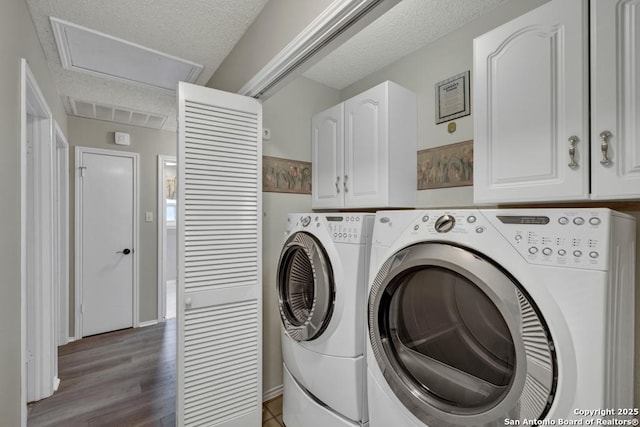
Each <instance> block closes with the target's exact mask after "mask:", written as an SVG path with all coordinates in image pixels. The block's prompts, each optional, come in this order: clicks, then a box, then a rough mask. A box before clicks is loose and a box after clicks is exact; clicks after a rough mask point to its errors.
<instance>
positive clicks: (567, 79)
mask: <svg viewBox="0 0 640 427" xmlns="http://www.w3.org/2000/svg"><path fill="white" fill-rule="evenodd" d="M586 23H587V4H586V3H585V2H583V1H582V0H559V1H552V2H551V3H547V4H545V5H543V6H542V7H539V8H537V9H535V10H533V11H531V12H529V13H527V14H525V15H522V16H520V17H519V18H516V19H515V20H513V21H511V22H508V23H506V24H504V25H502V26H500V27H498V28H496V29H495V30H492V31H491V32H489V33H487V34H484V35H482V36H480V37H478V38H476V39H475V40H474V45H473V47H474V85H473V86H474V105H475V112H474V176H473V179H474V183H473V184H474V201H475V202H476V203H499V202H521V201H541V200H580V199H585V198H587V197H588V194H589V175H588V174H589V163H588V162H589V151H588V143H587V142H586V141H587V139H588V137H589V127H588V123H589V122H588V92H587V87H588V68H587V60H588V56H587V49H588V40H587V39H586V38H585V37H583V35H584V34H585V32H586V27H585V26H586Z"/></svg>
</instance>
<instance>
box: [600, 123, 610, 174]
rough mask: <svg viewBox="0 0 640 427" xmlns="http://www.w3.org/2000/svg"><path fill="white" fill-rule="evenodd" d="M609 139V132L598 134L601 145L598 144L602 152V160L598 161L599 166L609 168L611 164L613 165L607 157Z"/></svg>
mask: <svg viewBox="0 0 640 427" xmlns="http://www.w3.org/2000/svg"><path fill="white" fill-rule="evenodd" d="M609 138H611V132H609V131H608V130H603V131H602V132H600V139H601V140H602V143H601V144H600V150H602V160H600V164H601V165H602V166H611V164H612V163H613V162H612V161H611V159H610V158H609V157H608V154H609Z"/></svg>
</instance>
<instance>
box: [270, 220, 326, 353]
mask: <svg viewBox="0 0 640 427" xmlns="http://www.w3.org/2000/svg"><path fill="white" fill-rule="evenodd" d="M278 266H279V267H278V278H277V283H278V299H279V304H278V306H279V307H280V317H281V319H282V324H283V326H284V329H285V331H286V332H287V334H289V336H290V337H291V338H293V339H295V340H296V341H309V340H312V339H314V338H316V337H318V336H319V335H320V334H322V331H323V330H324V329H325V328H326V326H327V324H328V323H329V320H330V319H331V314H332V311H333V304H334V297H335V286H334V281H333V272H332V270H331V263H330V262H329V260H328V258H327V255H326V254H325V252H324V250H323V249H322V246H321V245H320V244H319V243H318V241H317V240H316V239H315V238H314V237H313V236H311V235H310V234H307V233H305V232H297V233H294V234H293V235H291V237H289V239H287V241H286V243H285V244H284V247H283V249H282V253H281V255H280V261H279V262H278Z"/></svg>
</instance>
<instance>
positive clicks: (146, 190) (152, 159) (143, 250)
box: [68, 116, 177, 335]
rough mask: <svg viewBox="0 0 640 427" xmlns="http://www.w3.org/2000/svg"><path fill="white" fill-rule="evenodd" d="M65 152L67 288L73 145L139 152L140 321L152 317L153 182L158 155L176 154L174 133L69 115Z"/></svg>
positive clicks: (155, 259)
mask: <svg viewBox="0 0 640 427" xmlns="http://www.w3.org/2000/svg"><path fill="white" fill-rule="evenodd" d="M115 132H126V133H129V134H130V135H131V145H130V146H123V145H116V144H115V143H114V142H113V140H114V133H115ZM68 139H69V146H70V147H69V153H70V156H69V157H70V159H69V160H70V168H71V169H70V184H71V188H70V189H69V194H70V197H69V198H70V204H71V206H70V218H69V221H70V224H71V236H70V237H69V244H70V248H69V251H70V254H71V255H70V258H71V263H72V265H71V267H70V276H71V277H70V280H71V284H72V286H71V290H73V289H74V288H73V283H74V265H73V261H74V255H73V254H74V250H75V249H74V226H73V224H74V220H75V218H74V212H75V210H74V203H75V200H74V198H75V196H74V194H75V178H74V177H75V147H76V146H82V147H93V148H102V149H107V150H119V151H128V152H134V153H140V211H139V213H140V217H139V221H140V222H139V226H140V228H139V230H140V248H137V250H139V254H140V322H146V321H150V320H155V319H157V317H158V255H157V254H158V252H157V245H158V239H157V237H158V236H157V233H158V229H157V222H156V221H157V219H158V212H157V209H158V201H157V194H158V190H157V185H158V184H157V183H158V170H157V169H158V155H160V154H164V155H167V156H175V155H176V144H177V142H176V141H177V140H176V133H175V132H168V131H163V130H155V129H149V128H143V127H137V126H129V125H123V124H119V123H113V122H103V121H100V120H93V119H85V118H82V117H74V116H73V117H69V134H68ZM149 211H150V212H153V222H146V221H145V212H149ZM73 297H74V295H73V292H70V294H69V298H70V301H69V306H70V308H71V312H72V313H71V324H70V325H69V327H70V329H71V334H72V335H73V328H74V318H73V315H74V314H73V307H74V300H73Z"/></svg>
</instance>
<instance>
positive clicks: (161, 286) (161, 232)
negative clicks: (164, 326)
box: [157, 154, 177, 322]
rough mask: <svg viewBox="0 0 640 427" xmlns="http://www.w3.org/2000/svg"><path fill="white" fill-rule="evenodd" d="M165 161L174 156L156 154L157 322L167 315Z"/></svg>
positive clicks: (170, 160) (169, 160) (174, 158)
mask: <svg viewBox="0 0 640 427" xmlns="http://www.w3.org/2000/svg"><path fill="white" fill-rule="evenodd" d="M166 162H176V163H177V160H176V156H166V155H163V154H160V155H158V186H157V187H158V215H157V216H158V322H164V320H165V319H166V317H167V285H166V283H167V281H166V279H165V276H166V274H165V271H166V270H165V264H166V262H167V253H166V250H165V244H166V240H167V227H166V218H165V217H166V211H165V206H164V203H165V200H164V186H165V182H164V164H165V163H166Z"/></svg>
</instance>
